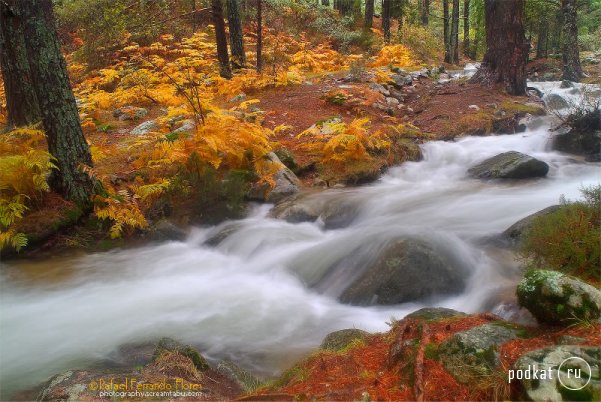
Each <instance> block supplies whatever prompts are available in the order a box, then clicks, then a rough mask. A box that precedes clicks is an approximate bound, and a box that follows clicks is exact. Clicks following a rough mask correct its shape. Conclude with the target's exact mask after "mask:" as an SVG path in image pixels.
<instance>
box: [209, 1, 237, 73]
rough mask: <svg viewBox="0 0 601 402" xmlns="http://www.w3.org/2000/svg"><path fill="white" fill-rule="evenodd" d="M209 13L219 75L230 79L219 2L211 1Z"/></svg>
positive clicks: (223, 25)
mask: <svg viewBox="0 0 601 402" xmlns="http://www.w3.org/2000/svg"><path fill="white" fill-rule="evenodd" d="M211 13H212V18H213V26H214V27H215V42H216V43H217V60H219V75H221V76H222V77H223V78H227V79H230V78H232V70H231V69H230V60H229V56H228V52H227V36H226V35H225V22H224V21H223V7H222V5H221V0H211Z"/></svg>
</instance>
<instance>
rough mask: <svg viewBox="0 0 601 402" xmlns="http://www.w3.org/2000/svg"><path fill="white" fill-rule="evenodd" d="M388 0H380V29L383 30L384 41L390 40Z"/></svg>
mask: <svg viewBox="0 0 601 402" xmlns="http://www.w3.org/2000/svg"><path fill="white" fill-rule="evenodd" d="M390 1H391V0H382V30H384V42H386V43H389V42H390V11H391V10H390Z"/></svg>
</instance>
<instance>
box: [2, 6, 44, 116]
mask: <svg viewBox="0 0 601 402" xmlns="http://www.w3.org/2000/svg"><path fill="white" fill-rule="evenodd" d="M17 12H18V10H16V9H15V8H14V7H9V5H8V4H6V3H4V2H3V1H0V70H1V71H2V78H3V81H4V93H5V96H6V109H7V110H8V125H9V126H27V125H30V124H33V123H35V122H38V121H40V120H41V118H42V117H41V114H40V108H39V106H38V100H37V98H36V95H35V90H34V88H33V84H32V82H31V73H30V71H29V61H28V60H27V50H26V48H25V37H24V36H23V27H22V25H21V21H20V18H19V16H18V15H16V13H17Z"/></svg>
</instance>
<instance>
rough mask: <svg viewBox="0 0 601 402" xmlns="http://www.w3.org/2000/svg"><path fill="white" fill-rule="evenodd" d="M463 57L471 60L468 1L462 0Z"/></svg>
mask: <svg viewBox="0 0 601 402" xmlns="http://www.w3.org/2000/svg"><path fill="white" fill-rule="evenodd" d="M463 55H464V56H465V57H469V58H470V59H471V58H472V53H471V50H470V0H463Z"/></svg>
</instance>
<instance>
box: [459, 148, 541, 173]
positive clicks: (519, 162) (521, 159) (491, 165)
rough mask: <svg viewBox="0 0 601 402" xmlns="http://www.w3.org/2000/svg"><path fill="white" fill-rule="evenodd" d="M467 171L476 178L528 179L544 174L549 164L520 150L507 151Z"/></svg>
mask: <svg viewBox="0 0 601 402" xmlns="http://www.w3.org/2000/svg"><path fill="white" fill-rule="evenodd" d="M467 172H468V174H469V175H470V176H472V177H475V178H478V179H529V178H534V177H544V176H546V175H547V173H548V172H549V165H547V164H546V163H545V162H543V161H540V160H538V159H535V158H533V157H531V156H529V155H526V154H523V153H521V152H516V151H509V152H505V153H502V154H499V155H496V156H493V157H492V158H489V159H486V160H484V161H482V162H480V163H478V164H477V165H475V166H473V167H471V168H469V169H468V171H467Z"/></svg>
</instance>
